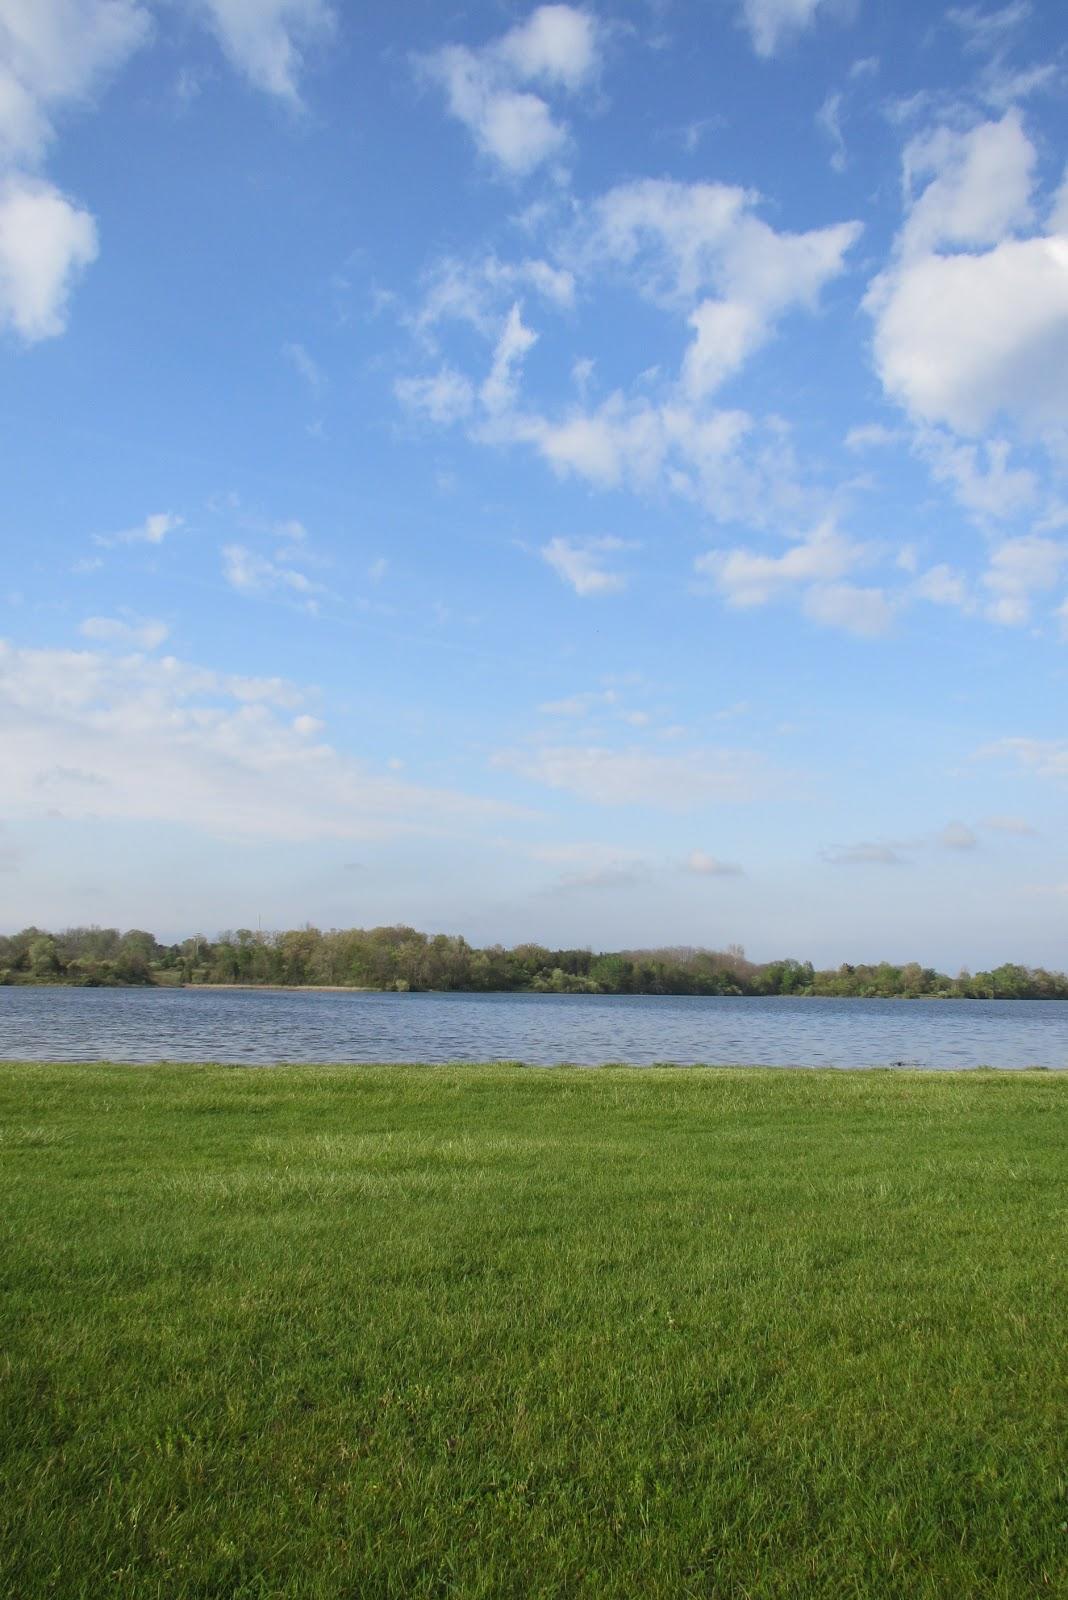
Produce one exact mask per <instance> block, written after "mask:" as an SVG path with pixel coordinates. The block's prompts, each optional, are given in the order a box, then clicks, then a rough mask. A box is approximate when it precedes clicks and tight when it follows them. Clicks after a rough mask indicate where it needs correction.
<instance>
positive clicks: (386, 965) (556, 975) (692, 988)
mask: <svg viewBox="0 0 1068 1600" xmlns="http://www.w3.org/2000/svg"><path fill="white" fill-rule="evenodd" d="M23 983H29V984H41V983H60V984H73V985H81V986H86V987H99V986H105V985H120V984H143V985H170V986H174V985H179V984H252V985H311V986H337V987H342V988H362V989H384V990H397V991H405V990H420V989H423V990H426V989H432V990H461V991H467V992H473V993H488V992H490V991H494V990H496V991H501V990H504V991H512V992H520V993H523V992H525V993H536V994H678V995H695V994H729V995H823V996H840V997H888V998H890V997H901V998H905V999H920V998H923V997H928V998H936V999H939V998H951V997H959V998H964V999H984V1000H985V999H996V1000H1068V974H1065V973H1063V972H1048V971H1046V969H1045V968H1043V967H1024V966H1019V965H1016V964H1014V963H1012V962H1006V963H1004V964H1003V965H1001V966H999V967H995V968H993V969H992V970H991V971H989V972H976V973H971V972H967V971H962V972H960V973H958V974H957V976H956V977H949V976H947V975H946V974H945V973H942V972H936V971H935V969H934V968H933V967H924V966H921V965H920V963H919V962H917V961H909V962H906V963H905V964H904V965H903V966H899V965H895V964H894V963H893V962H890V961H880V962H878V963H877V964H858V965H855V966H854V965H850V964H848V963H846V964H843V965H842V966H839V967H835V968H827V969H824V970H817V969H816V968H814V967H813V965H812V963H811V961H798V960H795V959H794V958H792V957H786V958H784V959H781V960H777V961H764V962H757V961H750V960H748V959H747V958H746V954H745V951H744V950H743V949H742V948H741V946H740V945H728V946H727V948H726V949H723V950H709V949H704V948H700V947H695V946H691V945H678V946H672V947H668V948H664V949H655V950H617V951H607V952H600V953H597V952H594V951H592V950H550V949H548V948H547V947H545V946H544V945H539V944H518V945H515V946H513V947H512V948H511V949H506V948H505V947H504V946H502V945H489V946H487V947H486V948H484V949H479V948H478V947H476V946H474V945H471V944H468V942H467V940H466V939H464V938H462V937H461V936H459V935H453V934H444V933H438V934H427V933H420V932H419V931H418V930H417V929H415V928H408V927H403V926H398V927H386V928H332V929H330V930H328V931H322V930H321V929H319V928H312V927H305V928H294V929H290V930H288V931H287V932H284V933H262V932H259V931H253V930H252V929H250V928H238V929H236V930H235V931H229V932H226V933H220V934H219V935H218V937H217V938H215V939H208V938H205V937H204V936H203V935H200V934H197V935H194V936H193V937H191V938H188V939H183V940H181V941H180V942H179V943H177V944H162V943H160V942H159V940H157V939H156V937H155V936H154V935H153V934H151V933H147V932H145V930H144V929H143V928H130V929H128V930H127V931H126V932H120V931H119V929H118V928H98V927H81V928H67V929H65V930H64V931H62V932H60V933H49V932H47V931H46V930H44V929H42V928H34V927H31V928H24V929H23V930H22V931H21V932H20V933H16V934H11V935H8V936H4V935H0V984H23Z"/></svg>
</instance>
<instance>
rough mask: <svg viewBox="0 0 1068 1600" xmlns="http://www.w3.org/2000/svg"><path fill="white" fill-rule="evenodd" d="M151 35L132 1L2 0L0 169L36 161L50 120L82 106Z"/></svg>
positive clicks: (48, 132)
mask: <svg viewBox="0 0 1068 1600" xmlns="http://www.w3.org/2000/svg"><path fill="white" fill-rule="evenodd" d="M150 28H151V23H150V18H149V14H148V11H147V10H146V9H145V7H144V6H142V5H140V4H139V3H138V0H2V3H0V162H3V161H7V162H12V161H18V162H32V163H36V162H38V161H39V160H40V159H41V158H42V156H43V155H44V152H45V149H46V147H47V145H48V144H49V142H50V141H51V139H52V138H53V137H54V133H55V129H54V127H53V122H52V118H53V115H54V114H55V113H56V112H57V111H58V110H59V109H60V108H61V107H62V106H63V105H64V104H77V103H79V102H83V101H85V100H87V99H89V98H90V97H91V96H92V95H93V93H94V92H95V91H96V90H97V89H98V88H99V87H100V86H101V85H102V83H103V81H104V80H105V79H106V78H107V76H108V75H109V74H111V73H112V72H114V71H116V70H117V69H118V68H119V67H120V66H121V65H122V64H123V62H124V61H125V60H126V59H127V58H128V57H129V56H130V55H132V54H133V52H134V51H135V50H136V49H137V48H138V47H139V46H140V45H142V44H143V43H144V42H145V40H146V39H147V37H148V35H149V32H150Z"/></svg>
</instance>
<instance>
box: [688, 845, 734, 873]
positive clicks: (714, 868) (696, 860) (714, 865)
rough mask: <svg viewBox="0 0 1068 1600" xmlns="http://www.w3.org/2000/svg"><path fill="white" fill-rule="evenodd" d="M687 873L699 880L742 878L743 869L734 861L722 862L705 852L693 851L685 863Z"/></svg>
mask: <svg viewBox="0 0 1068 1600" xmlns="http://www.w3.org/2000/svg"><path fill="white" fill-rule="evenodd" d="M683 867H684V870H685V871H686V872H692V873H693V874H694V875H695V877H698V878H740V877H741V876H742V869H741V867H740V866H738V865H737V863H736V862H734V861H721V860H720V859H719V857H718V856H710V855H708V854H707V853H706V852H705V851H704V850H691V851H690V854H689V855H688V856H687V857H686V860H685V862H684V863H683Z"/></svg>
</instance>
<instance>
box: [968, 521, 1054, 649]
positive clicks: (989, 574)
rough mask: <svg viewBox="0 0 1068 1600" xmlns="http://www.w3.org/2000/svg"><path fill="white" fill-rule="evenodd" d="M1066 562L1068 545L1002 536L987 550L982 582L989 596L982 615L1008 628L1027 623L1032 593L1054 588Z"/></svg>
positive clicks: (1031, 536)
mask: <svg viewBox="0 0 1068 1600" xmlns="http://www.w3.org/2000/svg"><path fill="white" fill-rule="evenodd" d="M1066 564H1068V544H1066V543H1064V542H1063V541H1061V540H1058V539H1043V538H1042V537H1041V536H1040V535H1038V534H1026V535H1024V536H1023V537H1021V538H1019V539H1006V540H1005V541H1004V542H1003V543H1002V544H999V545H997V546H996V547H995V548H994V550H993V551H992V552H991V556H990V564H989V566H988V568H987V570H986V572H984V573H983V576H982V580H981V581H982V583H983V585H984V587H985V588H987V589H989V590H990V592H991V594H992V595H993V599H992V600H991V602H990V604H989V605H988V606H987V609H986V614H987V616H988V617H989V618H990V619H991V621H993V622H1001V623H1004V624H1005V625H1006V626H1009V627H1012V626H1016V625H1019V624H1022V623H1025V622H1027V621H1028V620H1029V619H1030V615H1031V601H1032V597H1033V596H1034V595H1035V594H1041V593H1045V592H1046V591H1048V590H1050V589H1052V588H1054V587H1055V586H1056V584H1057V582H1058V580H1059V579H1060V575H1061V572H1062V570H1063V568H1064V567H1065V565H1066Z"/></svg>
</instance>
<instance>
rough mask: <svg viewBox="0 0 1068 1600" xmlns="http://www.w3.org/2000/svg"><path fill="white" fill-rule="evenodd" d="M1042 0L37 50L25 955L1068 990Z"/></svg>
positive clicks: (183, 36)
mask: <svg viewBox="0 0 1068 1600" xmlns="http://www.w3.org/2000/svg"><path fill="white" fill-rule="evenodd" d="M1066 45H1068V28H1066V26H1065V16H1064V13H1063V8H1062V7H1061V6H1060V5H1059V4H1056V3H1054V0H1032V3H1028V0H1008V3H1006V4H1001V5H993V6H984V5H974V6H972V5H960V6H950V7H941V6H932V5H930V4H929V3H926V0H925V3H922V4H920V3H913V0H902V3H900V4H898V5H895V6H892V7H890V6H883V5H876V4H875V3H874V0H855V3H853V4H850V3H848V0H841V3H838V0H686V3H683V0H674V3H673V0H656V3H654V0H648V3H644V0H631V3H628V4H619V3H617V4H616V5H614V6H612V5H608V4H603V5H598V6H589V7H584V6H568V5H546V6H541V7H536V8H531V7H528V6H521V5H512V4H507V3H503V0H502V3H493V4H491V3H473V4H469V5H460V4H458V5H455V6H452V5H448V6H447V5H441V4H435V3H431V0H397V3H396V4H393V5H389V6H386V5H372V6H367V5H356V4H347V3H342V0H333V3H331V0H156V3H149V0H0V370H2V375H3V376H2V386H3V387H2V393H0V419H2V426H3V459H4V466H3V476H2V480H0V482H2V494H0V540H2V547H3V552H4V563H3V571H2V574H0V640H2V641H3V642H2V644H0V758H2V767H3V782H2V784H0V819H2V820H0V921H2V923H3V925H4V927H5V928H8V929H11V928H15V927H18V926H21V925H23V924H25V923H27V922H29V921H31V920H32V921H35V922H38V923H40V924H42V925H49V926H59V925H64V924H67V923H72V922H80V921H87V920H93V921H99V922H104V923H119V924H122V925H131V924H138V925H143V926H149V927H152V928H154V929H155V930H157V931H158V932H159V933H161V934H164V935H173V936H179V935H184V934H186V933H189V932H193V931H198V930H200V931H206V932H208V933H212V932H214V931H215V930H216V929H217V928H219V927H231V926H241V925H248V926H253V927H254V926H255V925H256V922H257V919H259V920H260V921H261V923H262V925H263V926H264V927H276V926H291V925H294V924H298V923H301V922H303V921H306V920H310V921H313V922H316V923H318V924H320V925H324V926H347V925H352V924H359V925H373V924H376V923H380V922H393V921H408V922H412V923H414V924H415V925H417V926H420V927H425V928H432V929H444V930H447V931H455V932H462V933H465V934H466V935H467V936H468V937H469V938H471V939H473V940H475V941H477V942H487V941H491V940H497V939H500V940H502V941H504V942H514V941H517V940H520V939H525V938H533V939H538V940H543V941H545V942H549V943H553V944H556V943H561V944H565V943H566V944H570V943H578V944H587V943H588V944H593V945H594V946H599V947H604V946H608V947H612V946H616V947H618V946H624V945H635V944H652V943H701V944H709V945H713V946H722V945H725V944H727V943H730V942H737V943H742V944H744V945H745V946H746V948H747V950H748V952H749V953H750V954H751V955H753V956H754V957H756V958H758V959H761V958H768V957H771V956H774V955H782V954H795V955H798V956H811V957H812V958H813V959H814V960H816V961H817V962H821V963H836V962H838V961H841V960H864V959H877V958H880V957H883V956H886V957H890V958H900V959H906V958H912V957H915V958H918V959H921V960H923V961H929V962H932V963H936V964H938V965H941V966H945V967H949V968H952V969H953V970H955V969H956V968H957V967H958V966H959V965H961V964H967V965H970V966H973V967H975V966H980V965H986V964H988V963H991V962H996V961H999V960H1002V959H1010V958H1011V959H1019V960H1024V961H1029V962H1034V963H1040V962H1041V963H1045V964H1048V965H1053V966H1059V967H1063V966H1065V965H1068V940H1066V939H1065V925H1066V913H1068V847H1066V845H1065V826H1064V824H1065V804H1064V802H1065V791H1066V785H1068V727H1066V724H1065V704H1066V687H1068V670H1066V669H1068V484H1066V481H1065V480H1066V472H1068V377H1066V373H1068V167H1066V162H1068V139H1066V132H1068V114H1066V110H1065V107H1066V98H1065V91H1066V87H1068V48H1066Z"/></svg>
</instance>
